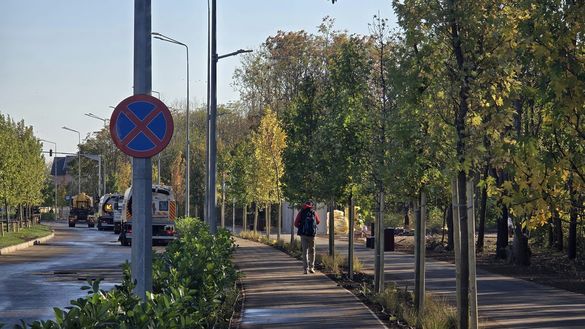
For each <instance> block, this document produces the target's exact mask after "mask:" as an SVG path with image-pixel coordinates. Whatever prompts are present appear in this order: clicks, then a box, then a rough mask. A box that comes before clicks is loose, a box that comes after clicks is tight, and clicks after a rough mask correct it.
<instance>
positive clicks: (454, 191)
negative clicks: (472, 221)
mask: <svg viewBox="0 0 585 329" xmlns="http://www.w3.org/2000/svg"><path fill="white" fill-rule="evenodd" d="M458 195H459V193H458V188H457V176H455V177H454V178H453V180H452V181H451V203H452V207H453V246H454V247H455V250H454V252H455V287H456V288H455V292H456V293H455V299H456V301H457V314H461V231H460V229H459V206H458V205H459V202H458V200H459V198H458V197H457V196H458ZM458 319H459V321H458V322H459V323H458V326H457V327H458V328H461V321H460V319H461V317H458Z"/></svg>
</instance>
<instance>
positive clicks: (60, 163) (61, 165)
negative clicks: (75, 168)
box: [51, 156, 76, 176]
mask: <svg viewBox="0 0 585 329" xmlns="http://www.w3.org/2000/svg"><path fill="white" fill-rule="evenodd" d="M75 158H76V157H74V156H65V157H55V158H54V159H53V165H52V166H51V175H55V166H57V176H65V175H67V174H68V173H67V167H68V166H69V162H71V161H72V160H74V159H75Z"/></svg>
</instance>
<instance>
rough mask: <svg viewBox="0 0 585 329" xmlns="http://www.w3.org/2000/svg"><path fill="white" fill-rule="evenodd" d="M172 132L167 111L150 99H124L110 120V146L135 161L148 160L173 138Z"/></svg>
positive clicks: (146, 96) (158, 101)
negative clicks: (111, 144)
mask: <svg viewBox="0 0 585 329" xmlns="http://www.w3.org/2000/svg"><path fill="white" fill-rule="evenodd" d="M173 128H174V126H173V117H172V116H171V112H170V111H169V109H168V107H167V106H166V105H165V104H164V103H163V102H161V101H160V100H159V99H158V98H155V97H152V96H150V95H134V96H130V97H128V98H126V99H125V100H123V101H122V102H121V103H120V104H118V106H116V109H114V112H113V113H112V117H111V119H110V135H111V136H112V140H113V141H114V144H115V145H116V146H117V147H118V148H119V149H120V150H121V151H122V152H124V153H126V154H128V155H130V156H133V157H135V158H150V157H152V156H153V155H155V154H157V153H159V152H160V151H162V150H163V149H164V148H165V147H166V146H167V145H168V143H169V142H170V140H171V137H172V136H173Z"/></svg>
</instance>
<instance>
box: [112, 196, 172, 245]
mask: <svg viewBox="0 0 585 329" xmlns="http://www.w3.org/2000/svg"><path fill="white" fill-rule="evenodd" d="M176 217H177V202H176V200H175V195H174V194H173V189H172V188H171V187H170V186H166V185H153V186H152V244H153V245H154V244H157V243H160V244H166V243H168V242H170V241H172V240H174V239H176V238H177V234H176V231H175V219H176ZM133 220H137V219H136V218H133V216H132V187H130V188H129V189H127V190H126V193H124V206H123V209H122V230H121V232H120V237H119V239H118V240H119V241H120V243H121V244H122V245H123V246H129V245H130V244H131V243H132V222H133Z"/></svg>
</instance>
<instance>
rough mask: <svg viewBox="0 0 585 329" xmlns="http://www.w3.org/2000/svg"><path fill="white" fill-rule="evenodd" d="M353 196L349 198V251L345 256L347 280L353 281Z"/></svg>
mask: <svg viewBox="0 0 585 329" xmlns="http://www.w3.org/2000/svg"><path fill="white" fill-rule="evenodd" d="M353 209H354V206H353V196H350V197H349V211H348V212H349V237H348V238H349V249H348V255H347V272H348V274H349V279H350V280H353V248H354V247H353V232H354V228H355V224H354V218H353V215H354V213H353Z"/></svg>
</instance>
